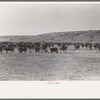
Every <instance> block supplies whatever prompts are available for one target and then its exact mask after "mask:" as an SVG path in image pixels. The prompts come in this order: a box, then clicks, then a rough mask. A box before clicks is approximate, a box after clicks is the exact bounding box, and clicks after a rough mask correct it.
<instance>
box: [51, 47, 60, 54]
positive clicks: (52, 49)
mask: <svg viewBox="0 0 100 100" xmlns="http://www.w3.org/2000/svg"><path fill="white" fill-rule="evenodd" d="M50 51H51V53H53V52H56V53H58V48H57V47H52V48H50Z"/></svg>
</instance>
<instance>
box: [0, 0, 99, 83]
mask: <svg viewBox="0 0 100 100" xmlns="http://www.w3.org/2000/svg"><path fill="white" fill-rule="evenodd" d="M56 80H57V81H58V80H59V81H91V80H92V81H98V80H100V3H63V2H62V3H57V2H50V3H48V2H41V3H39V2H38V3H37V2H0V81H56ZM56 84H57V83H56Z"/></svg>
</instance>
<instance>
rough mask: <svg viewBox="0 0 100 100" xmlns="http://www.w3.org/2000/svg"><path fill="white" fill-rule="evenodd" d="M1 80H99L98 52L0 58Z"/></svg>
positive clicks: (13, 54) (10, 55)
mask: <svg viewBox="0 0 100 100" xmlns="http://www.w3.org/2000/svg"><path fill="white" fill-rule="evenodd" d="M0 80H1V81H4V80H10V81H11V80H15V81H16V80H25V81H26V80H27V81H28V80H30V81H31V80H33V81H48V80H100V52H99V51H96V50H91V51H90V50H76V51H68V52H67V53H59V54H50V53H49V54H43V53H40V54H36V53H33V54H17V53H12V54H10V53H8V54H5V53H3V54H0Z"/></svg>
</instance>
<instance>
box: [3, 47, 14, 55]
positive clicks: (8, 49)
mask: <svg viewBox="0 0 100 100" xmlns="http://www.w3.org/2000/svg"><path fill="white" fill-rule="evenodd" d="M3 50H5V51H6V53H8V51H10V52H11V53H12V52H14V47H10V46H8V47H4V48H3Z"/></svg>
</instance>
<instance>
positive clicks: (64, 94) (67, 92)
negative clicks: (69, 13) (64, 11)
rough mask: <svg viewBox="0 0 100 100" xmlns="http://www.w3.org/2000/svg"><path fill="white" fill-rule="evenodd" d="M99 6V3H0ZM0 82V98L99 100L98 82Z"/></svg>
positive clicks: (99, 82) (99, 88)
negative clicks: (95, 99)
mask: <svg viewBox="0 0 100 100" xmlns="http://www.w3.org/2000/svg"><path fill="white" fill-rule="evenodd" d="M0 3H34V4H35V3H42V4H44V3H49V4H54V3H57V4H59V3H61V4H65V3H66V4H100V2H0ZM57 82H59V84H48V81H45V82H40V81H0V98H100V81H57Z"/></svg>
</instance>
